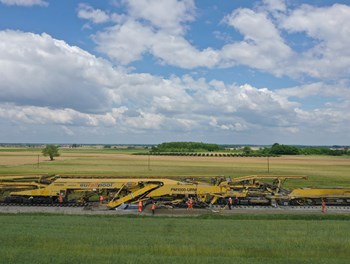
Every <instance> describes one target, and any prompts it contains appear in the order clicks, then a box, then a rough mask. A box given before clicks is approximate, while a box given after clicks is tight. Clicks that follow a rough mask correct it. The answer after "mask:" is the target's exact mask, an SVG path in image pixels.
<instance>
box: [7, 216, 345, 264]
mask: <svg viewBox="0 0 350 264" xmlns="http://www.w3.org/2000/svg"><path fill="white" fill-rule="evenodd" d="M349 220H350V219H349V217H348V216H343V215H335V216H331V215H329V216H321V218H318V216H314V215H310V216H299V215H298V216H290V215H286V216H283V215H278V216H269V215H256V216H255V215H252V216H230V217H216V216H215V217H213V216H211V217H209V216H201V217H197V218H193V217H191V218H190V217H180V218H178V217H176V218H171V217H130V216H123V217H119V216H77V215H75V216H72V215H70V216H68V215H48V214H46V215H45V214H20V215H10V214H2V215H0V226H1V239H0V256H1V261H0V262H1V263H147V264H150V263H348V260H349V259H350V252H349V248H350V238H349V235H348V234H349V233H350V223H349Z"/></svg>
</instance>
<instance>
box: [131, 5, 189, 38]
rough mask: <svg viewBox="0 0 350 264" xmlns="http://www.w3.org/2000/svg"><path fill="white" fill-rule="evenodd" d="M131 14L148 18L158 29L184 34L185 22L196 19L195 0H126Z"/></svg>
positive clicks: (139, 17)
mask: <svg viewBox="0 0 350 264" xmlns="http://www.w3.org/2000/svg"><path fill="white" fill-rule="evenodd" d="M125 3H126V5H127V6H128V10H129V14H130V16H131V17H132V18H133V19H135V20H139V19H142V20H147V21H149V22H150V23H151V25H152V26H153V27H154V28H156V29H162V30H165V31H166V32H168V33H170V34H175V35H179V34H183V33H184V31H185V27H184V23H185V22H190V21H193V20H194V16H195V4H194V1H193V0H163V1H161V2H160V1H158V0H125ZM170 10H171V11H170Z"/></svg>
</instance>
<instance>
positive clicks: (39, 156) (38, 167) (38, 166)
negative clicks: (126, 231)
mask: <svg viewBox="0 0 350 264" xmlns="http://www.w3.org/2000/svg"><path fill="white" fill-rule="evenodd" d="M39 157H40V154H38V165H37V167H38V169H39V162H40V158H39Z"/></svg>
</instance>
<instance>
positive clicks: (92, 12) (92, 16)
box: [78, 4, 110, 24]
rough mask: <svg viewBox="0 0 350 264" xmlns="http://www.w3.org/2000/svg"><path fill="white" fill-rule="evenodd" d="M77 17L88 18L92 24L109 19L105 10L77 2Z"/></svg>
mask: <svg viewBox="0 0 350 264" xmlns="http://www.w3.org/2000/svg"><path fill="white" fill-rule="evenodd" d="M78 17H79V18H82V19H87V20H90V21H91V22H92V23H94V24H100V23H104V22H107V21H109V20H110V17H109V15H108V14H107V13H106V12H104V11H102V10H101V9H94V8H92V7H91V6H90V5H87V4H79V7H78Z"/></svg>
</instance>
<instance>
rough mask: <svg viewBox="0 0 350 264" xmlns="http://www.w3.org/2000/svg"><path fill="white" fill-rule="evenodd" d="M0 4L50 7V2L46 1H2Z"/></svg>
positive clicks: (0, 0)
mask: <svg viewBox="0 0 350 264" xmlns="http://www.w3.org/2000/svg"><path fill="white" fill-rule="evenodd" d="M0 3H3V4H5V5H17V6H34V5H39V6H48V5H49V4H48V2H46V1H44V0H0Z"/></svg>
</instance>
